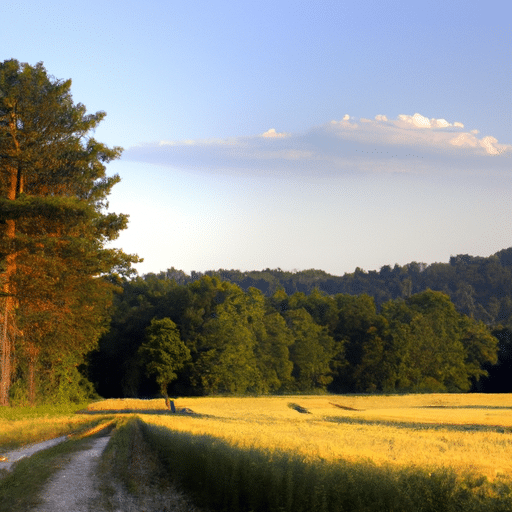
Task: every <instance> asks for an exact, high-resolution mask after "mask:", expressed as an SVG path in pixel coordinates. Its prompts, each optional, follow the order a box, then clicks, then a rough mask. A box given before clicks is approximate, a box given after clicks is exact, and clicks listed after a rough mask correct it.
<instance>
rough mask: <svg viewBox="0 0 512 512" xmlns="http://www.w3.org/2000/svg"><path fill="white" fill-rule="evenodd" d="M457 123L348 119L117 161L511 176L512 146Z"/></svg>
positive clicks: (173, 146)
mask: <svg viewBox="0 0 512 512" xmlns="http://www.w3.org/2000/svg"><path fill="white" fill-rule="evenodd" d="M463 126H464V125H463V124H462V123H458V122H455V123H451V122H449V121H447V120H446V119H443V118H440V119H436V118H427V117H425V116H423V115H421V114H419V113H416V114H414V115H412V116H411V115H406V114H401V115H399V116H398V118H397V119H395V120H389V119H388V117H387V116H385V115H382V114H379V115H377V116H375V119H374V120H371V119H365V118H360V119H354V118H351V117H350V116H349V115H348V114H346V115H345V116H344V117H343V118H342V120H341V121H331V122H330V123H327V124H325V125H322V126H317V127H314V128H312V129H310V130H309V131H307V132H305V133H284V132H283V133H279V132H277V131H276V130H275V128H271V129H269V130H267V131H266V132H264V133H263V134H261V135H256V136H246V137H232V138H229V139H208V140H186V141H163V142H160V143H157V144H143V145H139V146H136V147H132V148H130V149H128V150H127V151H126V152H125V153H124V156H123V158H126V159H128V160H132V161H143V162H150V163H155V164H161V165H168V166H171V167H175V168H181V169H189V170H197V171H200V172H209V173H212V172H218V173H224V174H238V175H240V174H257V175H267V176H275V175H282V176H315V177H328V176H332V175H342V174H345V173H353V172H364V173H368V172H407V173H423V174H428V173H444V174H447V173H450V174H453V173H475V172H476V173H480V174H485V173H494V174H496V173H498V174H499V173H505V174H506V175H507V176H509V175H510V174H511V171H512V166H511V165H510V156H511V155H512V146H511V145H505V144H499V143H498V141H497V140H496V139H495V138H494V137H492V136H486V137H483V138H478V137H477V135H478V130H472V131H471V132H466V131H464V130H463Z"/></svg>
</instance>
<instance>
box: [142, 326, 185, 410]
mask: <svg viewBox="0 0 512 512" xmlns="http://www.w3.org/2000/svg"><path fill="white" fill-rule="evenodd" d="M146 339H147V341H146V342H145V343H144V344H142V345H141V346H140V348H139V354H140V356H141V357H142V360H143V362H144V363H145V365H146V371H147V374H148V376H150V375H156V382H157V383H158V385H159V386H160V391H161V393H162V395H163V396H164V397H165V406H166V407H167V409H170V403H169V395H168V394H167V387H168V386H169V384H170V383H171V382H172V381H173V380H175V379H177V378H178V375H177V374H176V372H177V371H178V370H181V369H182V368H183V366H185V363H186V362H187V361H188V360H189V359H190V350H189V349H188V348H187V346H186V345H185V343H183V341H182V340H181V337H180V332H179V330H178V327H177V326H176V324H175V323H174V322H173V321H172V320H171V319H170V318H162V319H161V320H157V319H156V318H153V320H151V324H150V325H149V327H147V328H146Z"/></svg>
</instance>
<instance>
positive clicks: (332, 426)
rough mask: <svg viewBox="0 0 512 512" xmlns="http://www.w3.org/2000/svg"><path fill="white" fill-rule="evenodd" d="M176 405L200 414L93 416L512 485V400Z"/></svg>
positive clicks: (158, 406)
mask: <svg viewBox="0 0 512 512" xmlns="http://www.w3.org/2000/svg"><path fill="white" fill-rule="evenodd" d="M290 404H292V405H293V404H295V405H298V406H300V407H302V408H304V409H306V410H307V411H309V414H307V413H299V412H297V410H296V409H294V408H292V407H290ZM175 405H176V408H177V410H178V412H180V410H190V411H192V412H193V413H194V414H175V415H170V414H169V415H168V414H165V411H164V401H163V400H131V399H128V400H127V399H125V400H104V401H101V402H97V403H94V404H91V405H89V407H88V410H89V411H90V412H100V411H105V412H106V411H108V413H118V414H119V413H123V412H124V413H133V412H139V413H140V418H141V419H142V420H143V421H144V422H146V423H148V424H152V425H158V426H163V427H167V428H169V429H172V430H175V431H181V432H189V433H191V434H195V435H210V436H214V437H218V438H220V439H223V440H225V441H227V442H229V443H230V444H231V445H233V446H239V447H254V448H258V449H261V450H264V451H267V452H272V451H274V450H278V451H287V452H293V453H295V454H300V455H302V456H303V457H304V459H310V460H315V459H317V460H318V459H322V460H326V461H336V460H348V461H369V460H371V461H372V462H374V463H375V464H377V465H387V464H390V465H393V466H394V465H397V466H402V467H422V468H432V469H433V470H434V469H436V468H440V467H448V468H452V469H454V470H456V472H457V473H459V474H465V473H467V472H471V473H477V474H481V475H485V476H487V477H488V478H489V479H490V480H494V479H496V478H499V479H502V478H504V479H506V480H509V479H510V478H512V458H511V456H510V455H511V449H512V395H483V394H425V395H398V396H340V395H336V396H334V395H325V396H281V397H244V398H233V397H206V398H203V397H201V398H178V399H176V400H175Z"/></svg>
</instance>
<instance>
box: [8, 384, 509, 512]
mask: <svg viewBox="0 0 512 512" xmlns="http://www.w3.org/2000/svg"><path fill="white" fill-rule="evenodd" d="M174 402H175V406H176V409H177V412H178V413H177V414H170V413H168V412H167V411H166V410H165V408H164V401H163V400H132V399H123V400H121V399H119V400H103V401H100V402H95V403H92V404H89V405H88V406H87V408H86V409H83V410H82V411H79V412H80V413H81V414H76V415H74V416H71V415H67V416H66V415H61V416H55V417H45V418H43V419H37V418H21V419H19V420H15V419H9V420H8V419H4V420H0V432H1V434H0V447H1V445H2V444H5V443H6V442H7V444H9V443H11V444H12V443H13V442H19V439H17V438H16V439H14V441H13V439H12V438H13V437H16V436H15V435H14V433H15V432H19V430H20V428H16V424H17V426H18V427H22V429H23V431H24V432H27V433H28V436H29V437H30V440H34V439H35V438H37V437H38V436H39V437H41V436H42V435H43V434H42V433H44V435H45V436H47V435H48V432H49V431H50V430H51V429H50V427H49V425H53V424H58V423H59V422H61V427H60V430H61V431H66V430H67V431H69V430H74V429H76V428H82V429H83V428H86V427H87V428H91V427H93V426H94V424H97V423H103V422H105V421H107V420H111V419H115V421H116V422H117V425H118V426H117V428H116V429H115V430H114V432H113V435H112V439H111V442H110V443H109V446H108V447H107V450H105V457H104V458H105V459H106V464H105V468H107V469H106V470H105V471H107V473H108V472H110V473H112V471H113V470H114V469H115V471H114V472H115V473H116V474H117V475H118V476H121V477H122V478H124V480H125V483H126V484H127V485H128V487H130V488H132V489H136V488H137V479H139V480H140V478H139V477H137V479H134V477H133V474H134V472H133V468H139V469H138V471H139V470H140V468H141V467H147V464H146V466H145V465H144V464H145V463H144V459H145V457H147V461H149V460H151V465H152V467H153V470H152V471H154V475H158V478H159V479H161V478H162V475H164V477H163V478H164V479H167V481H173V482H174V483H175V484H176V485H177V486H178V488H179V489H180V490H182V491H184V492H186V493H188V494H189V495H191V496H192V497H193V498H194V500H195V501H196V503H197V504H198V505H199V506H202V507H207V508H208V509H210V510H229V511H235V510H240V511H242V510H246V511H250V510H252V511H258V510H261V511H272V510H276V511H278V510H279V511H283V510H290V511H292V510H293V511H294V512H299V511H301V510H303V511H304V512H306V511H313V510H319V511H331V510H332V511H334V510H336V511H339V510H351V511H358V510H360V511H363V510H364V511H367V510H379V511H384V510H389V511H395V512H396V511H401V510H403V511H405V510H407V511H416V510H418V511H419V510H422V511H432V512H441V511H446V512H449V511H452V510H453V511H456V510H457V511H458V510H464V511H465V512H468V511H469V512H471V511H475V512H476V511H482V512H483V511H491V510H492V511H494V510H496V511H498V510H500V511H501V510H502V511H508V512H509V511H510V510H512V458H511V457H510V455H511V448H512V396H511V395H478V394H464V395H454V394H425V395H398V396H352V395H350V396H341V395H325V396H282V397H244V398H234V397H229V398H227V397H207V398H178V399H175V401H174ZM31 425H32V427H30V426H31ZM6 427H9V428H7V429H6ZM2 428H3V429H4V430H3V431H2ZM52 428H53V427H52ZM31 429H32V430H31ZM38 429H39V430H38ZM9 432H11V433H10V434H9ZM37 432H39V434H37ZM17 435H18V436H19V435H21V434H17ZM135 440H136V441H135ZM156 460H158V461H159V462H158V464H157V466H158V465H159V466H160V469H158V468H157V469H155V468H156V466H155V464H156V463H155V461H156ZM123 475H124V476H123ZM146 476H147V478H149V479H150V480H151V479H152V478H153V477H152V476H151V475H146Z"/></svg>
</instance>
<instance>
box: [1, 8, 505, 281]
mask: <svg viewBox="0 0 512 512" xmlns="http://www.w3.org/2000/svg"><path fill="white" fill-rule="evenodd" d="M507 10H508V13H507ZM0 18H1V19H2V30H1V31H0V51H1V55H0V58H1V59H2V61H3V60H6V59H11V58H15V59H17V60H18V61H20V62H27V63H29V64H32V65H33V64H36V63H37V62H43V63H44V65H45V68H46V70H47V71H48V73H49V74H50V75H53V76H54V77H56V78H58V79H68V78H71V79H72V89H71V91H72V94H73V98H74V101H75V102H76V103H83V104H84V105H86V107H87V110H88V111H89V112H96V111H105V112H106V113H107V117H106V118H105V120H104V121H103V123H102V124H101V125H100V126H99V127H98V129H97V130H96V132H95V133H94V137H95V138H96V139H97V140H99V141H101V142H103V143H106V144H107V145H109V146H121V147H123V148H124V152H123V155H122V157H121V159H119V160H117V161H115V162H112V163H110V164H109V165H108V168H107V171H108V174H109V175H113V174H119V176H120V177H121V183H119V184H118V185H116V186H115V188H114V189H113V192H112V194H111V196H110V211H114V212H117V213H126V214H129V215H130V223H129V227H128V229H127V230H125V231H123V232H122V233H121V235H120V237H119V238H118V239H117V240H116V241H115V242H114V243H113V245H114V246H115V247H119V248H122V249H123V250H124V251H125V252H128V253H136V254H138V255H139V256H140V257H142V258H144V262H143V263H140V264H138V265H136V268H137V270H138V272H139V273H140V274H145V273H149V272H155V273H158V272H160V271H164V270H166V269H168V268H171V267H175V268H177V269H182V270H184V271H185V272H187V273H190V272H191V271H192V270H195V271H205V270H216V269H221V268H222V269H240V270H262V269H266V268H271V269H274V268H281V269H283V270H292V271H294V270H304V269H311V268H316V269H321V270H324V271H326V272H329V273H331V274H334V275H343V274H344V273H347V272H353V271H354V270H355V268H356V267H360V268H362V269H364V270H378V269H380V267H382V266H383V265H391V266H393V265H394V264H395V263H398V264H399V265H404V264H406V263H409V262H411V261H417V262H425V263H428V264H430V263H433V262H447V261H448V260H449V258H450V256H452V255H457V254H471V255H475V256H489V255H491V254H494V253H495V252H497V251H499V250H501V249H504V248H508V247H511V246H512V206H511V205H512V201H511V200H510V198H511V193H512V180H511V178H512V87H511V84H512V35H511V34H512V30H511V26H510V10H509V8H507V7H506V3H505V2H496V1H494V0H490V1H487V2H485V3H483V2H481V1H474V0H465V1H458V0H450V1H449V2H446V1H445V0H444V1H442V2H441V1H437V0H433V1H431V2H410V1H403V2H401V1H395V2H391V1H384V0H379V1H367V0H361V1H358V2H344V1H341V0H337V1H327V0H325V1H324V0H319V1H316V2H311V1H310V0H309V1H302V0H293V1H288V0H283V1H279V0H274V1H267V0H261V1H259V2H246V1H243V0H238V1H234V0H233V1H215V0H211V1H206V0H205V1H194V0H190V1H188V2H177V1H171V0H167V1H154V0H146V1H145V2H140V1H138V2H134V1H131V0H123V1H122V2H121V1H118V0H101V1H99V0H89V1H88V2H87V4H84V3H83V2H77V1H74V0H66V1H60V0H56V1H54V0H52V2H50V3H44V2H40V1H39V0H37V1H36V0H24V1H23V2H19V0H18V1H12V0H3V1H2V3H1V5H0Z"/></svg>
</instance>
